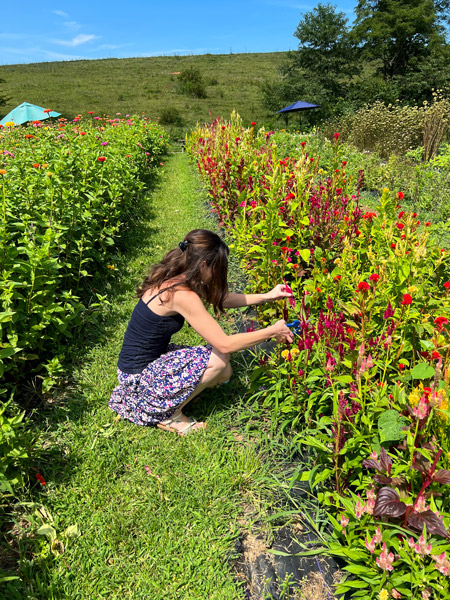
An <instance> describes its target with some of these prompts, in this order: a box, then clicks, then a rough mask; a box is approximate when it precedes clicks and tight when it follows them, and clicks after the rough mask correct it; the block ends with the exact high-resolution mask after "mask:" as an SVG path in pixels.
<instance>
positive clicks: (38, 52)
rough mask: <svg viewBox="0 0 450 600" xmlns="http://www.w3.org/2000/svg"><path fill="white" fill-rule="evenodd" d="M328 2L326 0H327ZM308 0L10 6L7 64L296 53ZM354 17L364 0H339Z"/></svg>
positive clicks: (3, 42)
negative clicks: (298, 29)
mask: <svg viewBox="0 0 450 600" xmlns="http://www.w3.org/2000/svg"><path fill="white" fill-rule="evenodd" d="M322 2H323V3H324V4H325V3H326V0H322ZM317 4H318V2H314V1H311V2H309V1H308V0H305V1H304V2H302V0H300V1H299V2H296V1H295V0H242V1H238V0H228V1H223V2H220V3H218V2H214V0H211V1H210V2H205V1H198V0H172V1H171V2H164V1H161V0H159V1H158V2H156V1H155V0H149V1H145V0H140V1H137V0H128V1H126V2H123V1H121V2H119V1H118V0H110V1H109V2H108V3H106V2H99V1H97V2H95V1H93V0H91V1H90V2H87V1H86V0H78V1H77V2H61V3H55V4H53V3H47V2H36V1H34V2H31V1H29V0H22V1H21V2H20V5H19V6H18V7H17V13H19V11H20V14H17V18H16V17H15V16H14V14H15V13H16V11H15V10H14V4H13V5H10V8H9V9H8V10H7V11H3V13H4V18H3V19H2V20H1V22H0V65H2V64H3V65H5V64H16V63H19V64H20V63H31V62H48V61H59V60H78V59H92V58H111V57H112V58H127V57H143V56H167V55H174V54H178V55H189V54H206V53H208V52H209V53H211V54H228V53H230V52H232V53H238V52H276V51H282V50H293V49H295V48H297V46H298V40H297V39H296V38H295V37H294V36H293V33H294V31H295V29H296V27H297V25H298V22H299V20H300V18H301V14H302V13H304V12H307V11H310V10H312V9H313V8H314V7H315V6H317ZM332 4H334V5H335V6H337V7H338V10H339V11H342V12H344V13H346V15H347V16H348V18H349V22H351V21H352V18H353V8H354V7H355V6H356V0H355V1H352V0H341V1H339V2H334V3H333V2H332Z"/></svg>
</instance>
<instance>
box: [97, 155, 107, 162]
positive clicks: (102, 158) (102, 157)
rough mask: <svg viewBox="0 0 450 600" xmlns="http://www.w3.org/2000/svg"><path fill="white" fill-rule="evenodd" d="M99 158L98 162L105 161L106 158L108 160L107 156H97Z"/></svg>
mask: <svg viewBox="0 0 450 600" xmlns="http://www.w3.org/2000/svg"><path fill="white" fill-rule="evenodd" d="M97 160H98V162H105V160H106V156H99V157H98V158H97Z"/></svg>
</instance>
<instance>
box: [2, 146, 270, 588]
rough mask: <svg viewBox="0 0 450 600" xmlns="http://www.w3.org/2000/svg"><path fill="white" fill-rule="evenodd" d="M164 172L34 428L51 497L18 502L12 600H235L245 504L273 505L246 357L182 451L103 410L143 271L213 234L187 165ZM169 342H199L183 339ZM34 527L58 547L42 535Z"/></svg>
mask: <svg viewBox="0 0 450 600" xmlns="http://www.w3.org/2000/svg"><path fill="white" fill-rule="evenodd" d="M165 169H166V172H165V175H164V176H163V178H162V179H161V181H160V183H159V185H158V187H157V189H156V190H155V191H154V192H153V193H152V194H151V195H150V197H149V201H150V204H147V206H146V207H143V208H140V209H139V213H138V216H137V218H136V220H135V222H134V223H133V224H131V225H130V230H129V233H128V235H127V237H126V238H125V239H124V240H123V241H122V244H121V246H122V250H118V251H117V255H116V257H115V259H114V261H113V264H114V266H115V271H114V273H113V275H114V274H115V280H112V282H109V283H106V284H104V290H103V291H104V292H105V291H106V293H107V296H108V300H109V302H110V304H108V303H107V302H105V303H104V306H103V308H102V321H101V323H100V324H99V325H98V327H91V328H90V329H89V330H88V331H87V332H86V333H85V335H84V336H83V339H82V340H80V341H79V343H78V345H77V344H75V345H74V347H73V348H71V349H70V354H71V355H72V356H73V367H74V374H73V377H69V381H68V383H67V389H66V390H65V392H63V393H60V394H59V395H57V396H56V397H55V398H54V401H53V402H51V403H49V404H47V405H46V406H44V407H43V408H41V409H40V410H39V413H38V414H37V415H36V416H35V423H36V428H37V429H38V430H39V431H40V440H41V453H42V456H41V459H40V464H39V465H38V469H39V471H40V473H41V474H42V475H43V476H44V478H45V480H46V482H47V485H46V486H45V488H41V489H40V490H38V489H37V487H38V484H36V487H35V489H34V490H33V493H32V494H31V496H30V497H29V498H26V500H28V501H31V502H32V503H33V504H27V503H25V504H21V505H19V506H18V507H17V512H16V515H15V520H16V527H15V528H14V537H13V538H11V540H10V545H12V546H13V547H14V548H15V551H16V552H17V555H18V558H19V572H18V574H19V575H20V577H21V582H19V581H11V582H10V583H9V584H7V586H6V588H5V589H4V592H5V593H6V597H8V598H9V599H10V600H24V599H25V598H26V599H28V600H31V599H33V600H34V599H36V600H51V599H55V600H56V599H61V600H62V599H64V600H88V599H89V600H90V599H95V600H99V599H103V598H105V599H106V598H107V599H108V600H114V599H121V600H122V599H124V598H131V599H133V600H141V599H142V600H143V599H147V600H163V599H164V600H169V599H171V600H172V599H173V600H181V599H186V600H206V599H208V600H210V599H216V600H234V599H235V600H239V599H243V598H244V591H243V590H242V589H241V587H240V585H239V584H238V583H237V582H236V580H235V577H234V575H233V572H232V558H233V555H234V544H235V541H236V537H237V536H238V534H239V524H238V521H239V518H240V517H241V516H242V511H243V505H244V504H247V505H252V506H257V507H259V511H260V512H259V516H261V514H263V513H265V511H266V509H267V508H268V507H269V506H270V505H271V503H272V499H271V493H270V483H268V481H269V480H270V477H268V463H267V462H265V460H263V457H262V455H261V452H262V451H261V450H260V449H258V446H256V442H252V440H251V439H249V436H248V435H247V434H246V429H247V428H248V427H247V425H248V422H247V421H248V417H247V414H246V413H245V411H243V410H242V406H243V405H242V402H241V398H242V397H243V396H244V395H245V392H246V389H247V385H248V380H247V377H248V373H246V371H245V368H240V366H239V365H240V363H243V362H244V361H245V356H242V355H236V360H235V363H234V366H235V370H236V371H237V372H236V373H235V375H234V376H233V378H232V381H231V382H230V384H228V385H226V386H221V387H220V388H217V389H214V390H208V391H207V392H205V393H203V394H202V395H201V396H200V398H199V401H198V402H197V403H196V404H195V405H194V406H192V407H190V408H188V411H187V412H188V413H190V414H194V415H195V416H197V417H198V418H202V419H206V420H207V422H208V428H207V430H206V431H201V432H196V433H195V434H192V435H190V436H187V437H185V438H183V437H179V436H176V435H174V434H171V433H168V432H163V431H161V430H158V429H155V428H142V427H139V426H136V425H133V424H132V423H129V422H127V421H123V420H120V419H119V418H118V417H117V416H116V415H115V413H113V412H112V411H110V409H109V408H108V407H107V401H108V399H109V396H110V394H111V390H112V389H113V387H114V385H115V384H116V361H117V355H118V352H119V349H120V345H121V341H122V337H123V333H124V331H125V327H126V325H127V321H128V318H129V316H130V313H131V310H132V308H133V306H134V303H135V301H136V300H135V298H134V286H135V284H137V283H140V281H141V278H142V276H143V275H144V274H145V273H146V271H147V267H146V265H148V264H150V263H153V262H155V261H157V260H158V259H159V258H160V257H161V256H162V255H163V254H164V253H165V252H166V251H167V250H169V249H170V248H172V247H174V245H176V243H177V242H178V241H179V240H181V239H182V238H183V236H184V234H185V233H186V231H188V230H190V229H192V228H196V227H201V226H203V227H205V226H206V227H209V228H213V227H214V223H212V222H211V221H210V220H209V219H208V217H207V206H206V205H205V203H204V199H203V198H202V197H201V195H200V194H199V188H198V186H199V181H198V178H197V176H196V174H195V170H194V169H193V167H192V166H191V165H189V163H188V158H187V156H186V155H184V154H177V155H172V156H171V157H169V159H168V161H167V163H166V167H165ZM224 326H225V327H230V326H231V324H230V322H229V321H227V319H225V320H224ZM175 341H178V342H180V343H190V344H195V343H199V342H200V341H201V340H199V338H198V336H197V334H195V332H193V330H192V329H190V328H189V327H188V326H187V325H186V326H185V327H184V328H183V330H182V331H181V332H180V333H179V334H178V335H177V338H176V340H175ZM244 366H245V365H244ZM258 426H259V425H258ZM43 525H50V526H51V527H53V529H54V531H55V535H56V539H55V538H54V539H53V540H50V539H49V538H48V537H46V536H45V535H41V536H39V535H37V533H36V532H37V529H38V528H39V527H42V526H43ZM70 527H72V528H73V529H72V530H70V529H69V530H68V529H67V528H70Z"/></svg>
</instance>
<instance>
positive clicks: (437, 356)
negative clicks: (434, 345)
mask: <svg viewBox="0 0 450 600" xmlns="http://www.w3.org/2000/svg"><path fill="white" fill-rule="evenodd" d="M431 356H432V357H433V358H436V359H438V358H442V357H441V355H440V354H439V352H438V351H437V350H433V352H432V353H431Z"/></svg>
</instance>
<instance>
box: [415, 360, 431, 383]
mask: <svg viewBox="0 0 450 600" xmlns="http://www.w3.org/2000/svg"><path fill="white" fill-rule="evenodd" d="M433 375H434V369H433V367H432V366H431V365H429V364H428V363H425V362H422V363H419V364H418V365H416V366H415V367H414V369H413V370H412V371H411V377H412V378H413V379H429V378H430V377H433Z"/></svg>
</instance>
